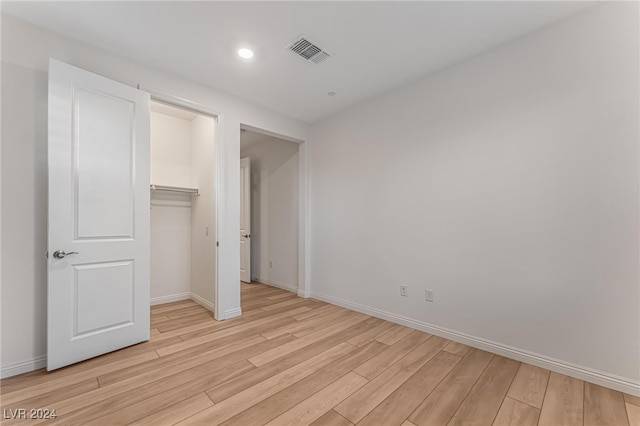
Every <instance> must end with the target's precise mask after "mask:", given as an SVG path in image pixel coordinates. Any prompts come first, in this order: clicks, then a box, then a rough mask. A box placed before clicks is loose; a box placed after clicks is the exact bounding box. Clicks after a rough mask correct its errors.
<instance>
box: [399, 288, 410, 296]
mask: <svg viewBox="0 0 640 426" xmlns="http://www.w3.org/2000/svg"><path fill="white" fill-rule="evenodd" d="M408 295H409V294H408V291H407V286H406V285H401V286H400V296H402V297H407V296H408Z"/></svg>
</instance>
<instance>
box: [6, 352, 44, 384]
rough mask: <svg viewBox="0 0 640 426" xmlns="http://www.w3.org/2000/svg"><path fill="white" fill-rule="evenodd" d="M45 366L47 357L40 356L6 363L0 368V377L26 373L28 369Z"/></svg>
mask: <svg viewBox="0 0 640 426" xmlns="http://www.w3.org/2000/svg"><path fill="white" fill-rule="evenodd" d="M46 366H47V357H46V356H41V357H39V358H34V359H32V360H29V361H23V362H17V363H15V364H11V365H7V366H6V367H2V369H0V378H2V379H5V378H7V377H11V376H16V375H18V374H22V373H28V372H29V371H34V370H39V369H41V368H45V367H46Z"/></svg>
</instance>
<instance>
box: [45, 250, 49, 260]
mask: <svg viewBox="0 0 640 426" xmlns="http://www.w3.org/2000/svg"><path fill="white" fill-rule="evenodd" d="M44 257H46V258H47V259H48V258H49V250H47V251H46V252H45V253H44Z"/></svg>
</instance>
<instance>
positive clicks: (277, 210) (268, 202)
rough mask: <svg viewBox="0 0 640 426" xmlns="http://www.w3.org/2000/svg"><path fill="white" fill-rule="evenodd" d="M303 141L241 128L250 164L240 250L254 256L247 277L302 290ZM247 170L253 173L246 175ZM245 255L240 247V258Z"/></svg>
mask: <svg viewBox="0 0 640 426" xmlns="http://www.w3.org/2000/svg"><path fill="white" fill-rule="evenodd" d="M299 145H300V144H299V143H296V142H292V141H289V140H285V139H281V138H278V137H275V136H271V135H267V134H264V133H260V131H259V130H256V129H244V128H243V129H242V130H241V134H240V157H241V162H242V163H243V164H244V165H245V166H244V167H242V166H241V179H240V182H241V194H240V198H241V200H242V199H245V200H248V202H245V203H241V204H242V205H244V206H248V208H247V209H246V210H245V209H243V208H241V209H240V210H241V212H240V214H241V220H240V223H241V227H243V228H244V229H243V230H241V236H240V238H241V250H242V247H245V253H247V252H248V257H249V259H247V262H246V263H245V265H246V266H244V269H245V273H244V274H243V273H242V272H243V271H241V276H243V277H244V278H242V281H243V282H245V283H262V284H267V285H271V286H274V287H278V288H281V289H284V290H288V291H291V292H294V293H297V292H298V283H299V282H298V277H299V266H298V265H299V259H298V253H299V246H298V244H299V211H300V209H299V206H300V199H299V193H300V190H299V189H300V188H299V186H300V170H299V169H300V166H299V165H300V157H299V156H300V152H299V151H300V150H299ZM242 171H245V172H246V176H248V178H245V179H242ZM247 192H248V193H247ZM243 210H244V215H245V217H246V214H247V213H248V216H249V218H250V220H249V226H248V227H247V226H246V225H244V226H243V225H242V224H243V223H245V222H246V221H244V222H243V220H242V219H243V217H242V216H243ZM243 235H249V238H250V242H249V247H250V248H249V249H248V250H247V248H246V247H247V245H246V242H244V241H246V240H247V239H249V238H246V237H243ZM243 240H244V241H243ZM246 257H247V254H242V253H241V261H242V260H244V258H246ZM241 263H242V262H241ZM247 268H248V270H249V271H250V272H249V273H248V274H247V272H246V269H247ZM246 277H248V278H249V279H246ZM245 285H246V284H245Z"/></svg>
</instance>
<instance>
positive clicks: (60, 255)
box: [53, 250, 78, 259]
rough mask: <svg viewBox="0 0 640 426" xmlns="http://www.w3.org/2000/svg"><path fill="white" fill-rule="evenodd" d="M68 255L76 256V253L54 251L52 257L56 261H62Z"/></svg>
mask: <svg viewBox="0 0 640 426" xmlns="http://www.w3.org/2000/svg"><path fill="white" fill-rule="evenodd" d="M70 254H78V252H77V251H72V252H69V253H65V252H64V251H62V250H56V251H54V252H53V257H55V258H56V259H64V257H65V256H69V255H70Z"/></svg>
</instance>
